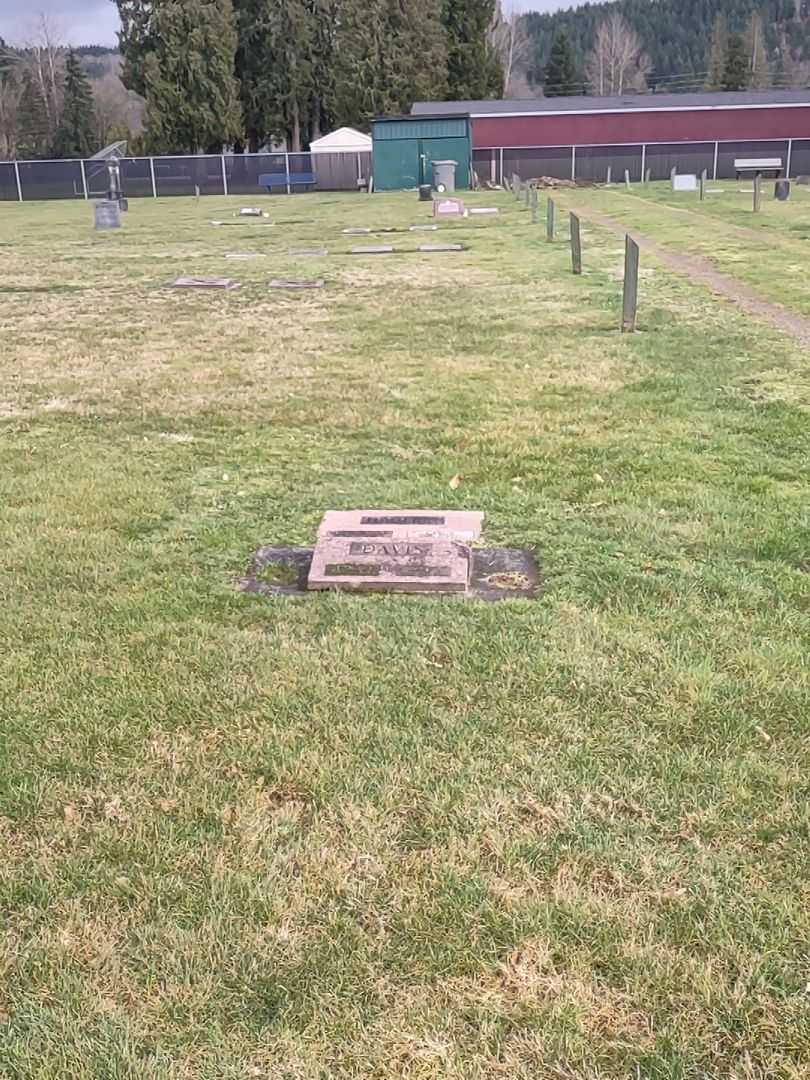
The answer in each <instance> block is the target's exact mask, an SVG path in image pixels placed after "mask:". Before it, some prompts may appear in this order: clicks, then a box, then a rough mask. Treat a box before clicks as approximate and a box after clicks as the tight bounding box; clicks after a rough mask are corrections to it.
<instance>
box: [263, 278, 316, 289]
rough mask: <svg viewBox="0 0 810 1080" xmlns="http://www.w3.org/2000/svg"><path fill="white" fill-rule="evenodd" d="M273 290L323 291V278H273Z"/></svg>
mask: <svg viewBox="0 0 810 1080" xmlns="http://www.w3.org/2000/svg"><path fill="white" fill-rule="evenodd" d="M270 288H271V289H322V288H323V278H310V279H306V280H305V279H302V278H273V279H272V280H271V281H270Z"/></svg>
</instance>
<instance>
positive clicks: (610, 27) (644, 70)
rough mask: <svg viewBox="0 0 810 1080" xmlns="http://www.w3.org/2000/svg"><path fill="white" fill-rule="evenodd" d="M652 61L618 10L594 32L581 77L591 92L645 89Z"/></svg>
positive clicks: (601, 92)
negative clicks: (591, 48) (586, 82)
mask: <svg viewBox="0 0 810 1080" xmlns="http://www.w3.org/2000/svg"><path fill="white" fill-rule="evenodd" d="M651 70H652V62H651V61H650V58H649V56H647V54H646V53H645V52H644V51H643V49H642V47H641V38H640V37H639V36H638V34H637V33H636V32H635V30H634V29H633V28H632V27H631V26H630V25H629V23H628V22H627V20H626V19H624V18H623V17H622V16H621V15H620V14H619V12H618V11H614V12H613V13H612V14H611V15H609V16H608V17H607V18H606V19H605V20H604V22H602V23H601V24H600V25H599V28H598V29H597V31H596V40H595V42H594V47H593V50H592V51H591V52H590V53H589V54H588V58H587V60H586V62H585V76H586V78H587V79H588V82H589V83H590V84H591V90H592V92H593V93H594V94H598V95H600V96H605V95H609V94H623V93H625V91H627V90H645V89H646V87H647V76H648V75H649V73H650V71H651Z"/></svg>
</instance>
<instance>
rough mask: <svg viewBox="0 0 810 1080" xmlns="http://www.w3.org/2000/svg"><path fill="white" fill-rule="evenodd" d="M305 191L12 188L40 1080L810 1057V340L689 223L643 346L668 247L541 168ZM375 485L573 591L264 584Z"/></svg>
mask: <svg viewBox="0 0 810 1080" xmlns="http://www.w3.org/2000/svg"><path fill="white" fill-rule="evenodd" d="M741 186H747V185H741ZM563 198H564V200H566V201H567V202H569V203H570V204H571V205H574V204H575V203H577V202H578V201H579V200H582V205H585V203H586V202H588V201H590V203H589V204H591V205H600V206H602V201H604V206H603V207H602V208H603V209H605V210H606V212H611V213H615V214H619V213H624V211H622V210H620V209H618V207H619V201H620V200H619V197H618V196H615V197H614V195H613V194H611V193H610V192H576V193H570V194H569V195H566V196H563ZM247 201H248V200H245V202H247ZM608 201H610V209H609V211H608ZM763 201H764V200H763ZM260 202H261V204H262V205H263V206H266V207H267V208H268V209H269V210H270V212H271V219H272V220H273V221H275V222H277V224H276V225H275V226H273V227H267V226H266V224H264V223H261V222H258V221H253V222H249V223H247V224H241V223H239V224H235V225H233V226H232V227H229V226H228V227H226V226H222V227H214V226H211V225H209V224H208V220H209V219H211V218H219V219H221V220H228V221H234V220H235V219H234V218H233V217H231V216H230V215H231V213H232V211H233V210H234V209H235V208H237V207H238V206H239V205H240V203H239V201H237V200H225V199H217V198H214V197H209V198H205V199H202V200H201V201H200V203H199V204H195V202H194V200H193V199H188V200H187V199H182V198H178V199H175V200H163V201H157V202H154V201H151V200H145V199H144V200H133V201H132V202H131V204H130V205H131V210H130V212H129V214H128V215H126V216H125V218H124V228H123V229H122V230H121V231H120V232H117V233H107V234H94V233H93V231H92V229H91V211H90V208H89V207H88V206H86V205H85V204H83V203H79V202H77V203H50V204H45V203H40V204H31V205H23V206H22V207H20V206H16V205H8V204H4V205H0V259H2V267H3V273H2V275H0V342H2V347H1V348H0V476H1V477H2V490H3V498H2V503H0V515H2V526H3V544H2V549H1V550H2V554H1V555H0V560H1V561H0V583H2V592H3V603H2V607H0V711H1V713H2V715H1V716H0V719H1V720H2V731H3V738H2V739H0V958H1V960H2V968H0V971H1V972H2V978H0V1076H2V1077H4V1078H5V1077H8V1078H12V1080H66V1078H70V1080H73V1078H76V1080H90V1078H98V1077H102V1078H109V1080H130V1078H133V1080H134V1078H138V1080H140V1078H149V1080H186V1078H193V1080H244V1078H250V1077H268V1078H274V1080H275V1078H277V1080H316V1078H317V1080H322V1078H323V1080H325V1078H328V1080H332V1078H338V1080H348V1078H379V1080H388V1078H406V1077H407V1078H409V1080H439V1078H441V1080H447V1078H451V1080H485V1078H486V1080H489V1078H493V1077H505V1078H506V1077H508V1078H509V1080H537V1078H549V1080H550V1078H555V1080H561V1078H570V1080H574V1078H576V1080H580V1078H590V1080H597V1078H598V1080H625V1078H628V1077H634V1078H635V1077H637V1078H639V1080H641V1078H644V1080H698V1078H710V1077H712V1078H713V1077H723V1078H730V1077H732V1076H733V1077H737V1078H739V1080H755V1078H763V1080H764V1078H765V1077H767V1078H768V1080H774V1078H784V1080H799V1078H802V1077H806V1076H807V1075H808V1071H809V1070H810V954H809V953H808V940H809V939H810V903H809V901H810V843H809V842H808V841H809V840H810V835H809V834H810V829H809V828H808V826H809V824H810V819H808V794H809V793H810V779H808V777H809V775H810V774H809V773H808V765H809V764H810V762H809V761H808V756H809V755H808V749H810V742H809V740H808V735H809V732H810V728H809V725H808V717H810V670H809V667H808V656H809V655H810V544H809V542H808V536H809V535H810V533H809V532H808V529H809V527H810V515H808V502H807V464H808V460H810V415H808V413H809V411H810V377H809V376H808V368H807V356H806V355H804V354H803V352H802V350H801V348H800V346H799V345H798V344H797V343H796V342H795V341H794V340H793V339H792V338H789V337H787V336H784V335H782V334H781V333H779V332H777V331H776V330H774V329H772V328H771V327H770V326H768V325H766V324H764V323H761V322H758V321H756V320H754V319H750V318H746V317H745V316H744V315H742V314H741V313H740V311H739V310H738V309H736V308H735V307H734V306H732V305H731V304H729V303H727V302H725V301H722V300H720V299H718V298H716V297H714V296H712V295H711V294H710V293H709V292H708V291H706V290H705V289H703V288H701V287H698V286H694V285H692V284H691V283H690V282H689V281H688V279H686V278H685V277H680V276H675V275H673V274H671V273H669V272H668V271H665V270H663V269H661V268H660V267H658V266H657V265H656V264H655V263H654V261H653V260H652V259H651V258H650V257H647V256H644V255H642V277H641V290H640V309H639V332H638V333H637V334H635V335H621V334H619V333H618V332H617V331H616V326H617V325H618V320H619V309H620V293H621V280H620V278H621V259H622V248H623V245H622V242H621V240H620V239H617V238H616V237H615V236H613V235H611V234H609V233H607V232H605V231H602V230H599V229H596V228H594V227H592V226H588V225H583V247H584V263H585V272H584V274H583V275H582V277H579V278H575V277H573V276H572V275H571V274H570V271H569V266H570V264H569V254H568V250H567V246H566V243H565V232H566V224H565V221H564V217H563V216H562V215H561V217H563V220H562V221H561V236H560V238H559V239H558V241H557V242H556V243H555V244H553V245H549V244H546V243H544V242H543V239H542V232H543V229H542V226H541V225H536V226H532V225H531V223H530V219H529V214H528V212H527V211H526V210H525V209H524V208H523V207H522V206H520V205H519V204H518V203H516V202H515V201H514V200H513V199H512V198H511V196H509V195H506V194H488V195H487V194H481V195H476V196H473V197H472V198H471V199H470V202H471V203H472V204H473V205H493V204H495V205H498V206H499V207H500V209H501V213H500V215H499V217H497V218H478V219H476V218H471V219H470V220H469V221H466V222H462V223H449V222H448V223H446V224H444V225H443V228H442V231H441V232H438V233H435V234H431V233H425V234H419V233H416V234H412V233H408V232H404V233H393V234H390V236H389V235H383V236H379V237H370V238H365V237H359V238H358V237H348V236H345V235H343V234H342V233H341V231H340V230H341V229H343V228H346V227H349V226H364V225H378V226H403V227H404V226H407V225H410V224H412V223H417V222H420V221H421V222H426V221H428V220H429V219H428V218H427V216H426V214H427V211H426V209H425V206H424V204H419V203H418V202H417V201H416V197H415V195H413V194H403V195H393V196H387V195H377V196H373V197H371V198H367V197H365V196H359V195H355V194H351V195H345V196H344V195H321V196H316V195H308V196H297V197H293V198H287V197H284V196H280V197H275V198H272V199H271V198H264V199H261V200H260ZM807 202H808V203H810V198H808V199H807ZM625 204H626V205H627V206H628V207H635V206H638V207H639V208H640V209H639V214H643V220H639V221H637V222H636V224H637V225H638V227H639V228H643V230H644V231H646V232H647V233H648V234H649V235H651V236H652V237H653V238H656V239H660V238H661V237H662V236H663V237H664V241H665V242H667V243H672V244H673V245H677V246H681V245H683V246H684V247H685V246H686V245H687V239H686V237H685V236H684V235H681V233H680V232H678V233H677V235H676V230H677V229H679V226H678V225H677V224H673V222H672V219H673V218H676V217H678V215H676V214H672V213H671V211H668V210H667V209H666V208H665V207H664V206H658V205H657V204H656V200H655V198H652V197H650V198H649V199H648V202H646V203H642V202H639V201H638V200H635V201H632V202H631V201H629V200H626V199H625V198H624V197H623V196H622V202H621V205H622V206H624V205H625ZM718 205H719V204H718ZM789 206H790V212H791V213H793V212H794V211H797V212H801V211H800V210H799V208H798V206H797V205H796V204H793V203H791V204H789ZM803 212H804V215H805V216H804V220H805V221H807V211H806V210H805V211H803ZM633 213H634V214H635V210H633ZM768 213H769V214H775V213H776V211H775V210H774V208H773V207H771V206H770V205H769V206H768ZM779 213H781V210H780V211H779ZM703 214H704V219H705V220H704V219H701V220H700V221H699V223H698V225H697V226H692V225H690V227H689V234H690V239H689V244H690V245H691V247H692V250H699V249H702V248H703V247H704V246H705V245H706V244H707V243H708V238H710V237H713V236H715V235H720V234H721V233H722V230H723V229H724V227H725V223H724V222H723V221H721V220H720V218H719V217H718V218H717V219H715V217H714V216H713V215H714V210H711V211H704V212H703ZM626 216H627V219H628V220H629V218H630V214H629V211H628V212H627V214H626ZM783 231H784V232H785V235H786V236H787V235H789V230H787V228H786V227H784V228H783ZM775 233H776V230H774V235H775ZM780 235H781V234H780ZM724 236H725V240H724V245H725V247H724V252H725V254H724V256H723V259H724V266H727V267H728V266H730V265H731V264H732V263H733V264H734V266H735V267H737V268H738V270H735V272H739V273H740V275H741V277H743V278H744V279H745V280H746V281H748V280H749V279H750V280H751V281H752V283H753V278H754V277H756V284H758V285H761V287H762V289H763V292H765V291H769V292H772V291H774V290H777V289H778V292H779V296H778V299H780V300H781V301H782V302H784V303H787V304H790V305H795V308H796V310H806V309H807V307H808V301H809V300H810V291H809V290H810V285H808V280H807V275H806V274H804V277H803V279H800V277H799V276H796V275H794V276H791V278H790V283H789V285H785V287H784V288H782V285H784V282H780V280H779V276H778V275H779V272H780V268H784V266H785V265H786V261H787V260H794V259H795V258H796V257H795V256H794V254H793V246H791V247H790V254H788V248H787V246H785V247H784V248H782V247H780V246H779V244H778V243H775V242H773V238H772V237H771V236H769V238H768V240H767V241H766V243H765V245H764V246H763V245H758V244H757V242H756V241H755V240H753V239H751V238H746V237H744V236H742V235H732V234H731V233H729V232H726V233H725V234H724ZM456 238H461V239H462V240H463V241H464V242H465V243H466V244H467V245H468V250H465V251H463V252H460V253H455V252H450V253H447V254H433V255H427V254H425V255H419V254H415V253H408V254H396V255H391V256H377V257H375V256H348V255H337V254H335V255H332V254H330V256H329V257H327V258H306V257H294V258H293V257H290V256H288V254H287V250H288V248H289V247H294V246H302V245H312V246H325V247H327V248H329V249H330V252H339V251H347V250H348V249H349V248H350V247H351V246H352V244H357V243H360V244H366V243H393V244H395V245H397V246H404V247H408V248H413V247H415V246H416V245H417V244H418V243H423V242H427V243H432V242H436V241H438V240H440V239H441V240H444V239H450V240H455V239H456ZM662 242H663V241H662ZM793 244H794V241H792V240H791V245H793ZM229 251H230V252H254V253H259V254H261V255H263V256H264V257H263V258H257V259H250V260H228V259H226V258H225V254H226V252H229ZM181 274H194V275H218V276H230V277H234V278H237V279H238V280H240V281H241V282H242V287H241V289H239V290H238V291H234V292H226V293H219V292H205V291H179V290H177V291H173V290H171V289H170V288H168V287H167V283H168V282H170V281H172V280H173V279H174V278H175V277H177V276H178V275H181ZM304 276H307V277H309V276H311V277H322V278H324V279H325V281H326V287H325V288H324V289H322V290H320V291H318V292H301V293H290V294H285V293H278V292H272V291H270V290H269V289H268V288H267V282H268V280H269V279H270V278H271V277H304ZM451 481H452V484H451ZM367 505H370V506H378V507H389V506H391V507H423V506H424V507H430V508H432V507H436V508H439V507H443V508H470V509H480V510H483V511H485V513H486V515H487V517H486V523H485V529H484V542H485V543H486V544H488V545H493V546H494V545H503V546H515V547H523V546H528V547H533V548H535V549H536V550H537V552H538V554H539V556H540V558H541V560H542V564H543V570H544V575H545V587H544V593H543V596H542V598H541V599H540V600H539V601H537V602H530V601H515V602H508V603H504V604H500V605H498V604H494V605H486V604H480V603H474V602H468V601H464V600H462V599H457V598H450V599H444V600H432V599H419V598H407V597H405V598H398V597H390V596H389V597H379V596H377V597H374V596H369V597H349V596H340V595H315V596H312V597H308V598H305V599H280V600H276V601H270V600H267V599H263V598H259V597H255V596H248V595H245V594H242V593H240V592H239V591H238V590H237V588H236V582H237V580H238V578H239V577H240V576H241V575H242V574H243V573H244V570H245V568H246V566H247V564H248V561H249V559H250V556H251V553H252V552H253V551H254V549H255V548H256V547H258V546H259V545H260V544H262V543H283V542H288V543H298V544H309V543H311V542H312V541H313V539H314V536H315V530H316V527H317V524H318V521H319V519H320V517H321V515H322V514H323V512H324V511H325V510H327V509H330V508H335V509H339V508H354V507H363V506H367Z"/></svg>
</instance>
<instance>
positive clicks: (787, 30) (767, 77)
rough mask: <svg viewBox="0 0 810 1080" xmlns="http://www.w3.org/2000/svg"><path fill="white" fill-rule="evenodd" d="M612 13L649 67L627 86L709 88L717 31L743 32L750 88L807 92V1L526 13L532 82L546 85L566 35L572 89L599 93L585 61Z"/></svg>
mask: <svg viewBox="0 0 810 1080" xmlns="http://www.w3.org/2000/svg"><path fill="white" fill-rule="evenodd" d="M614 12H618V13H619V14H620V15H621V16H622V17H623V19H624V20H625V22H626V24H627V26H628V28H629V30H630V31H631V33H633V32H634V33H635V34H636V35H638V39H639V46H640V49H641V51H642V52H643V54H644V56H645V59H646V60H647V61H648V63H647V64H646V71H645V74H644V80H643V82H644V85H643V86H636V87H628V88H631V89H632V88H635V89H646V88H649V89H667V90H693V89H699V88H702V87H704V86H709V85H710V84H711V83H712V74H711V72H710V68H711V50H712V38H713V32H714V34H715V36H717V33H718V30H719V33H720V34H721V35H722V34H725V35H727V36H730V37H734V36H735V35H737V34H739V35H740V36H741V37H742V38H743V40H744V41H745V44H746V49H747V50H748V53H749V54H750V55H749V68H751V67H752V64H751V58H752V57H753V60H754V65H753V66H755V67H757V69H758V70H757V71H756V73H755V74H753V75H752V79H751V83H752V85H763V86H764V85H774V86H787V85H795V86H803V85H807V82H808V79H809V78H810V0H617V2H615V3H605V4H585V5H584V6H583V7H580V8H576V9H574V10H566V11H561V12H557V13H556V14H553V15H540V14H536V13H532V14H528V15H526V16H525V18H524V20H523V30H524V32H525V35H526V38H527V42H526V47H525V50H524V54H525V57H526V76H527V79H528V82H529V84H531V85H532V86H533V87H537V88H539V87H540V86H542V84H543V82H544V81H545V80H544V75H545V70H546V65H547V64H548V60H549V56H550V54H551V48H552V43H553V41H554V38H555V36H557V35H558V34H559V32H560V31H564V32H565V34H566V35H567V37H568V39H569V40H570V43H571V47H572V52H573V65H574V66H573V70H574V78H573V79H572V85H571V87H570V89H571V91H572V92H577V91H578V92H581V93H589V92H598V89H597V88H594V86H593V85H592V83H593V79H592V78H590V77H589V76H590V72H589V64H588V60H589V56H592V54H593V50H594V48H595V46H596V42H597V35H598V31H599V28H600V26H601V25H603V24H604V23H605V20H606V19H607V18H608V17H609V16H610V15H611V14H612V13H614ZM760 26H761V28H762V36H761V39H760V40H758V39H757V34H758V27H760ZM715 81H716V80H715ZM718 88H721V87H718Z"/></svg>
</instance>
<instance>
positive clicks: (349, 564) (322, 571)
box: [307, 537, 470, 593]
mask: <svg viewBox="0 0 810 1080" xmlns="http://www.w3.org/2000/svg"><path fill="white" fill-rule="evenodd" d="M469 576H470V553H469V551H468V549H467V548H465V547H464V546H463V545H462V544H458V543H454V542H453V541H451V540H447V539H444V538H430V539H423V540H421V541H420V540H413V539H410V538H405V537H399V538H394V539H387V538H386V539H369V538H366V539H358V540H351V539H344V538H337V537H328V538H324V539H320V540H319V541H318V543H317V545H316V546H315V551H314V552H313V555H312V565H311V567H310V571H309V578H308V580H307V588H308V589H340V590H345V591H349V592H407V593H464V592H466V591H467V583H468V581H469Z"/></svg>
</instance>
